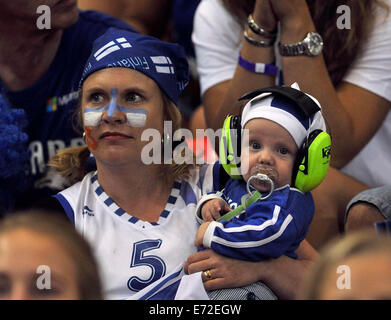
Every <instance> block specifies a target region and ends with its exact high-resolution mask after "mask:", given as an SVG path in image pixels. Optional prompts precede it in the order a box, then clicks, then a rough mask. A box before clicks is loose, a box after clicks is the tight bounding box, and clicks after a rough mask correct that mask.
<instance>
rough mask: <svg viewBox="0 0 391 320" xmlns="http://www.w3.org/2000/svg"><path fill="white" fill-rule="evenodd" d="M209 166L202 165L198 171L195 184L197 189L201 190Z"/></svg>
mask: <svg viewBox="0 0 391 320" xmlns="http://www.w3.org/2000/svg"><path fill="white" fill-rule="evenodd" d="M208 168H209V165H207V164H205V165H203V166H202V167H201V168H200V170H199V179H198V182H197V187H198V188H200V190H202V186H203V184H204V180H205V176H206V171H207V170H208Z"/></svg>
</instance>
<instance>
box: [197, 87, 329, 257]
mask: <svg viewBox="0 0 391 320" xmlns="http://www.w3.org/2000/svg"><path fill="white" fill-rule="evenodd" d="M292 87H293V88H294V89H299V88H298V86H297V84H294V85H293V86H292ZM311 99H312V97H311ZM313 101H315V102H316V100H315V99H313ZM316 104H317V105H318V106H319V103H318V102H316ZM319 107H320V106H319ZM241 128H243V129H244V130H248V138H249V144H248V145H246V144H243V147H242V149H241V150H242V151H241V163H242V169H243V168H244V167H243V164H244V163H246V164H248V170H244V169H243V172H241V175H242V178H243V179H239V180H238V179H232V178H230V179H229V180H228V182H227V183H226V184H225V187H224V189H223V190H222V191H221V192H217V193H211V194H208V195H205V196H203V198H201V200H200V201H199V203H198V205H197V210H196V215H197V218H198V219H199V222H201V223H202V224H201V226H200V228H199V230H198V232H197V235H196V240H195V244H196V246H197V247H199V248H201V247H204V248H211V249H213V250H214V251H216V252H217V253H219V254H222V255H225V256H228V257H231V258H235V259H242V260H249V261H262V260H266V259H269V258H278V257H280V256H282V255H286V256H289V257H291V258H293V259H296V258H297V255H296V254H295V251H296V249H297V248H298V246H299V245H300V243H301V242H302V241H303V240H304V239H305V236H306V234H307V231H308V228H309V226H310V224H311V221H312V218H313V215H314V210H315V209H314V201H313V199H312V196H311V193H310V192H303V191H301V190H299V189H298V188H296V187H294V185H292V175H293V172H294V168H295V162H296V161H297V160H296V159H297V157H298V155H299V154H300V153H299V150H300V149H301V147H302V145H303V144H304V143H305V141H307V139H308V136H309V135H310V133H311V132H314V131H315V130H321V131H325V130H326V126H325V122H324V119H323V116H322V113H321V111H320V109H319V111H317V112H316V113H315V114H314V115H313V116H311V117H307V116H306V115H305V114H304V112H301V111H300V110H298V107H297V106H296V105H295V104H294V103H293V102H292V101H291V100H289V99H286V98H284V97H282V96H280V95H276V94H272V93H262V94H260V95H259V96H257V97H255V98H253V99H252V100H251V101H250V102H248V103H247V104H246V106H245V108H244V110H243V113H242V116H241ZM258 174H262V175H266V176H267V178H268V179H270V180H271V182H268V181H267V179H266V180H257V179H252V180H251V181H252V182H251V187H252V188H253V189H256V190H258V191H259V192H260V193H261V194H262V196H263V197H266V196H265V195H266V194H268V193H269V194H270V196H269V197H267V199H266V198H265V199H263V198H261V199H260V200H258V201H256V202H255V203H253V204H251V205H249V206H248V207H247V208H245V210H243V211H242V213H240V215H239V216H236V217H234V218H233V219H232V220H229V221H215V220H217V219H219V218H220V214H221V213H222V212H226V211H231V210H232V209H235V208H237V207H238V206H239V205H241V203H243V202H242V201H243V200H242V199H243V196H245V195H247V193H248V189H247V184H248V183H249V180H250V178H251V177H255V176H257V175H258ZM201 217H202V218H203V220H201V219H200V218H201Z"/></svg>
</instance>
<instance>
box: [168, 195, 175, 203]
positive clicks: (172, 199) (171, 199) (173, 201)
mask: <svg viewBox="0 0 391 320" xmlns="http://www.w3.org/2000/svg"><path fill="white" fill-rule="evenodd" d="M175 202H176V197H173V196H169V197H168V200H167V203H171V204H175Z"/></svg>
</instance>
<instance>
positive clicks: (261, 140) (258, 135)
mask: <svg viewBox="0 0 391 320" xmlns="http://www.w3.org/2000/svg"><path fill="white" fill-rule="evenodd" d="M244 129H248V133H249V146H245V145H244V146H243V147H242V153H241V162H242V167H243V164H244V163H246V162H245V161H248V170H247V172H245V173H243V178H244V180H245V181H246V182H247V181H248V179H249V178H250V177H251V176H253V175H256V174H257V173H263V174H266V175H267V176H268V177H269V178H270V179H271V180H272V181H273V182H274V188H280V187H282V186H284V185H287V184H289V185H290V184H291V179H292V170H293V165H294V162H295V159H296V156H297V152H298V148H297V146H296V143H295V141H294V140H293V138H292V136H291V135H290V134H289V132H288V131H287V130H285V129H284V128H283V127H282V126H280V125H279V124H277V123H276V122H274V121H271V120H267V119H263V118H258V119H252V120H250V121H249V122H247V123H246V125H245V127H244ZM251 184H252V185H253V186H254V187H255V188H256V189H257V190H258V191H260V192H265V191H268V190H270V185H269V184H268V183H267V182H262V181H260V180H253V181H252V182H251Z"/></svg>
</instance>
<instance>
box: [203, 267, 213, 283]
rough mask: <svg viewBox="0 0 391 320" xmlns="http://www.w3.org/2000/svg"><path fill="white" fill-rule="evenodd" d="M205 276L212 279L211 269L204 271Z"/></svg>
mask: <svg viewBox="0 0 391 320" xmlns="http://www.w3.org/2000/svg"><path fill="white" fill-rule="evenodd" d="M204 276H205V278H206V279H208V280H210V279H212V273H211V272H210V269H208V270H205V271H204Z"/></svg>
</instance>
